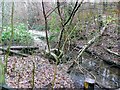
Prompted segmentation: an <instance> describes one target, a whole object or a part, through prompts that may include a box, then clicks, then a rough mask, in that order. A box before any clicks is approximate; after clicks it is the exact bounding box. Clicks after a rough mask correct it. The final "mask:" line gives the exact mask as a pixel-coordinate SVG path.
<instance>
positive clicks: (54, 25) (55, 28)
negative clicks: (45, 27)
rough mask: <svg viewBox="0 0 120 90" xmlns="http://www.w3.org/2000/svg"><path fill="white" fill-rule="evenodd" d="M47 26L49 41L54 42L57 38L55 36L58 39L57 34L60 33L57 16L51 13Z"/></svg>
mask: <svg viewBox="0 0 120 90" xmlns="http://www.w3.org/2000/svg"><path fill="white" fill-rule="evenodd" d="M48 24H49V29H50V30H49V31H50V32H51V33H52V34H51V36H50V37H49V40H50V41H55V40H56V39H57V38H56V36H57V37H58V33H59V32H60V26H59V25H60V24H59V22H58V20H57V14H56V13H53V14H52V16H51V19H50V20H49V22H48Z"/></svg>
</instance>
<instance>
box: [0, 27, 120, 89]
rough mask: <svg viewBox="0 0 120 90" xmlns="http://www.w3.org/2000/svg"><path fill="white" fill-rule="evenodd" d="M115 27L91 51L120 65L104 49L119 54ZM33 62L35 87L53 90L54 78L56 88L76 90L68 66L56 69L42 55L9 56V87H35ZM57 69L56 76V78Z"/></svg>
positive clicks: (7, 78) (7, 80)
mask: <svg viewBox="0 0 120 90" xmlns="http://www.w3.org/2000/svg"><path fill="white" fill-rule="evenodd" d="M115 27H116V26H115V25H110V26H109V28H108V29H107V31H106V32H105V33H104V36H102V39H101V40H100V42H98V43H97V44H93V45H92V46H91V47H90V48H89V49H90V50H94V51H95V52H97V54H99V55H102V57H104V58H105V59H109V60H113V61H117V62H119V63H120V61H119V60H120V59H119V58H118V57H115V56H114V55H111V54H110V53H107V52H106V51H105V50H104V49H103V48H108V49H110V50H111V51H114V52H116V53H119V45H118V39H119V37H118V33H117V31H115ZM111 28H112V30H111ZM36 42H37V41H36ZM37 43H38V42H37ZM81 43H82V45H84V44H85V43H83V41H82V40H80V41H77V42H76V44H77V45H78V46H79V45H81ZM39 45H41V42H39ZM41 47H43V45H41ZM1 57H3V56H1ZM33 62H34V63H35V75H34V86H35V87H36V88H46V87H47V88H48V87H49V88H51V86H52V82H53V80H54V77H55V84H54V88H74V82H73V81H72V79H71V78H70V75H69V74H67V69H68V65H66V64H60V65H58V66H57V68H56V67H55V65H53V64H50V62H49V60H48V59H46V58H45V57H43V56H42V55H41V54H40V53H37V54H35V55H29V56H28V57H19V56H9V58H8V67H7V70H8V71H7V75H6V83H7V85H8V86H9V87H12V88H31V87H32V85H33V68H34V67H33ZM56 69H57V72H56V76H54V73H55V70H56Z"/></svg>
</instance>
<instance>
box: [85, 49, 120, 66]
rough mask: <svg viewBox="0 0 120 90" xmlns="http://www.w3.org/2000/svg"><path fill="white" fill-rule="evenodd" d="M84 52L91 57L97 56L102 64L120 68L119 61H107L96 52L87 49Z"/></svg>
mask: <svg viewBox="0 0 120 90" xmlns="http://www.w3.org/2000/svg"><path fill="white" fill-rule="evenodd" d="M85 52H87V53H88V54H90V55H92V56H97V57H98V58H99V59H101V60H103V61H104V62H107V63H109V64H114V65H115V66H117V67H119V68H120V62H119V61H115V60H111V59H108V58H106V57H103V56H102V55H99V54H98V53H97V52H95V51H93V50H92V51H91V50H89V49H87V50H86V51H85Z"/></svg>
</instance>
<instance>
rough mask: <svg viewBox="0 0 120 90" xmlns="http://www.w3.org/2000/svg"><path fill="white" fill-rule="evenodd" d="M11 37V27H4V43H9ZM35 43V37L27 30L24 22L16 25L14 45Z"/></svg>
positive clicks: (2, 37) (2, 36)
mask: <svg viewBox="0 0 120 90" xmlns="http://www.w3.org/2000/svg"><path fill="white" fill-rule="evenodd" d="M10 37H11V27H10V26H7V27H4V29H3V32H2V35H1V36H0V38H1V39H2V43H3V44H4V45H8V44H9V42H10ZM31 44H33V37H32V35H31V34H30V33H29V32H28V31H27V27H26V25H25V24H24V23H19V24H17V25H15V26H14V35H13V39H12V45H31Z"/></svg>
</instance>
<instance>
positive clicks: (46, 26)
mask: <svg viewBox="0 0 120 90" xmlns="http://www.w3.org/2000/svg"><path fill="white" fill-rule="evenodd" d="M42 8H43V15H44V19H45V33H46V41H47V47H48V51H49V53H50V44H49V40H48V25H47V16H46V13H45V7H44V2H43V1H42Z"/></svg>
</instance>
